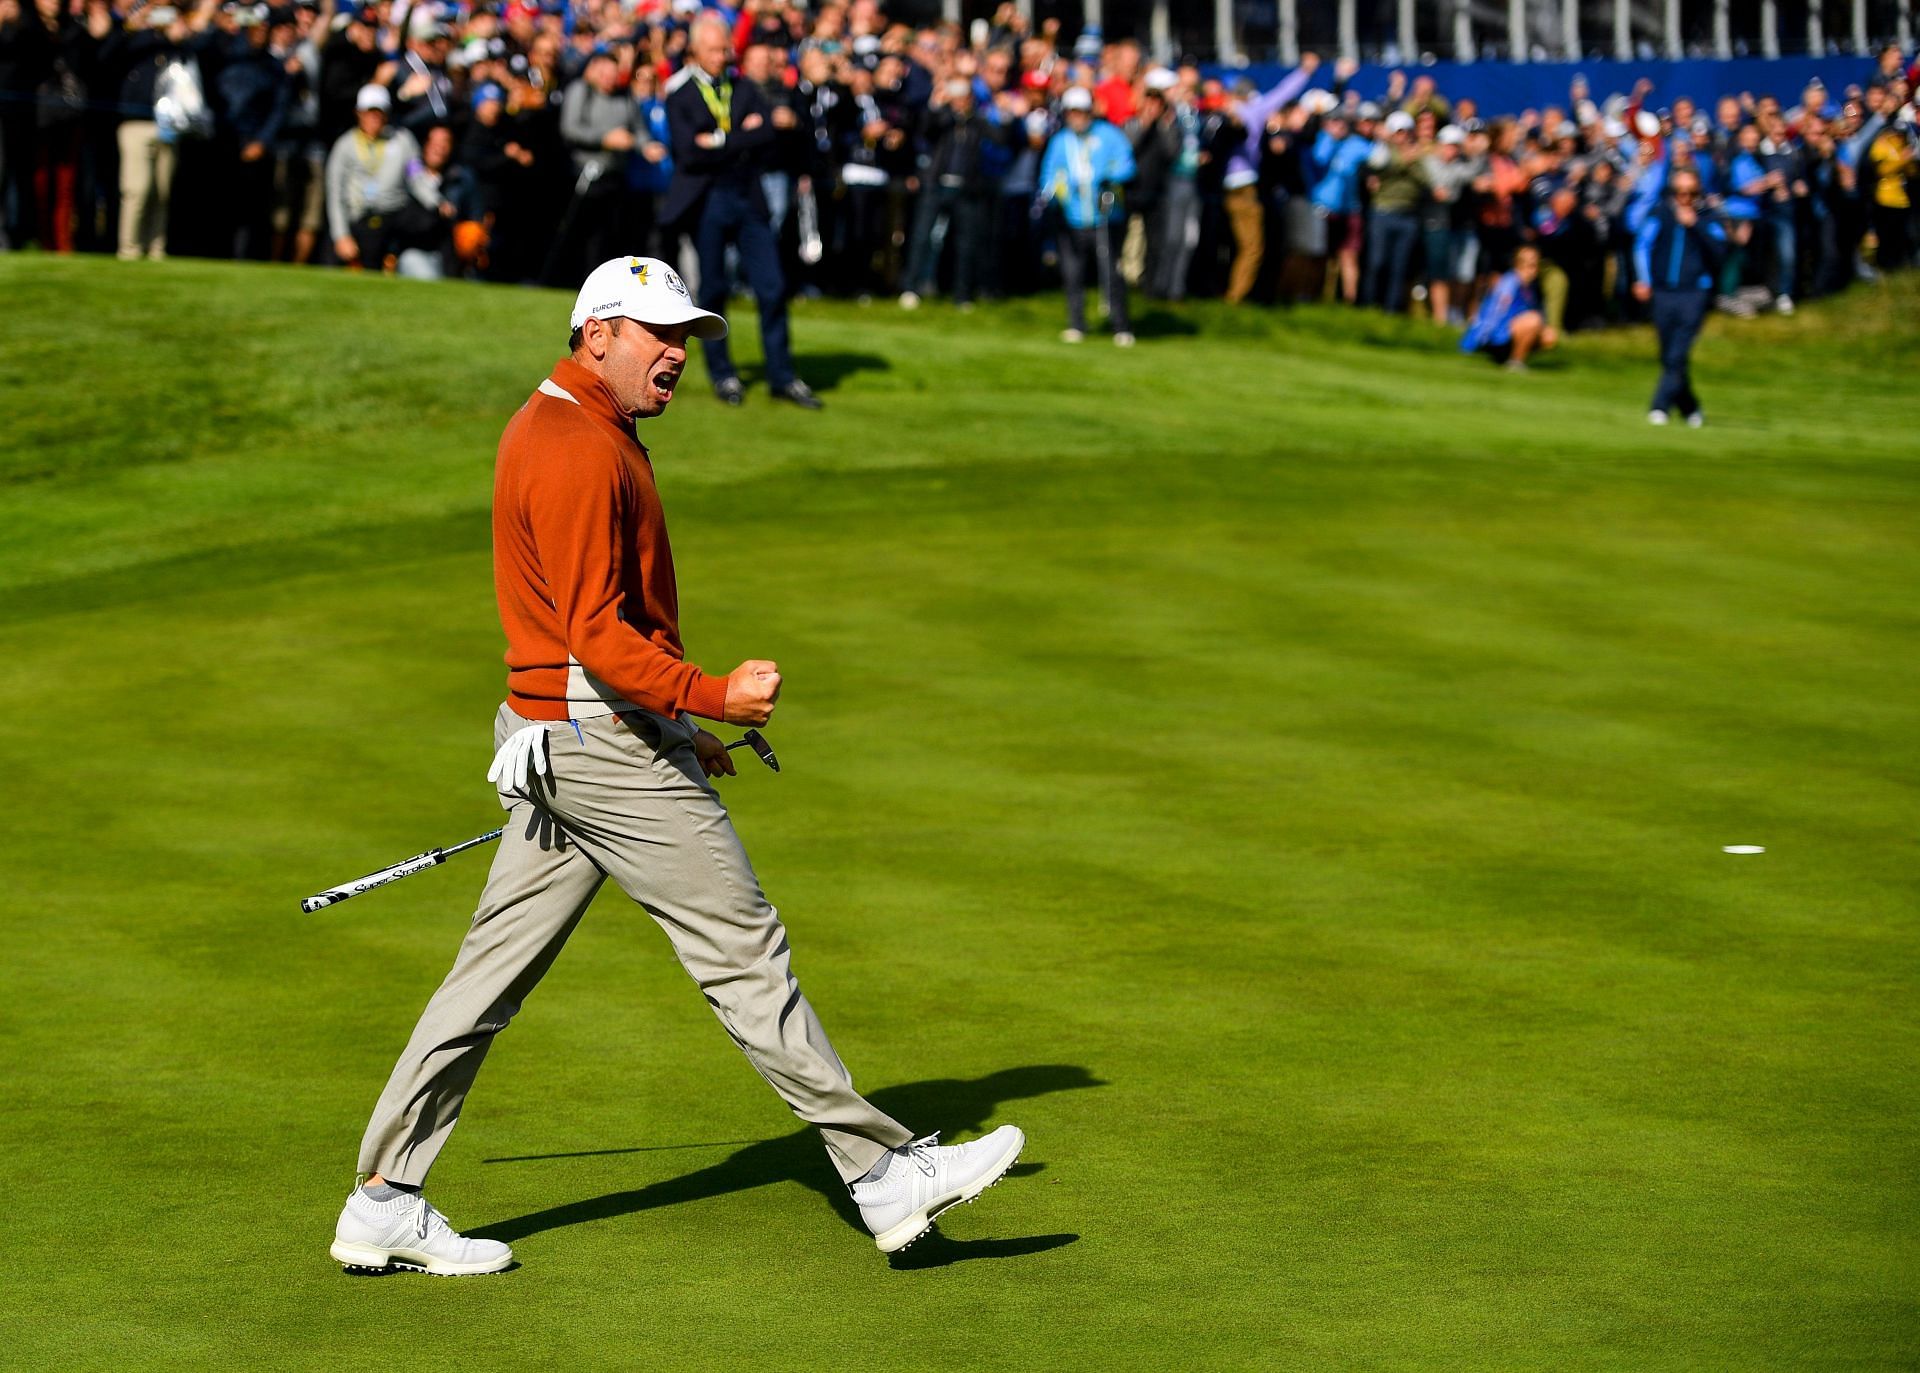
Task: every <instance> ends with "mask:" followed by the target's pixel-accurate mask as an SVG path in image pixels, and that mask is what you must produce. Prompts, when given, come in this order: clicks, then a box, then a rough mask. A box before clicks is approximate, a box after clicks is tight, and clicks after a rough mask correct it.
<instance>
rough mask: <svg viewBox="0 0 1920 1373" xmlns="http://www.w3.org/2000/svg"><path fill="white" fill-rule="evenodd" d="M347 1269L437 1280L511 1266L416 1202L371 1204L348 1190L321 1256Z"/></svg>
mask: <svg viewBox="0 0 1920 1373" xmlns="http://www.w3.org/2000/svg"><path fill="white" fill-rule="evenodd" d="M327 1252H328V1253H329V1254H332V1255H333V1257H334V1258H335V1259H336V1260H338V1261H339V1262H341V1263H343V1264H345V1265H346V1266H347V1267H349V1268H373V1269H383V1268H393V1267H396V1266H398V1267H406V1268H417V1269H419V1270H420V1271H421V1272H424V1273H433V1274H436V1275H438V1276H440V1277H456V1276H460V1275H463V1274H471V1273H497V1272H499V1271H500V1270H501V1269H502V1268H505V1267H506V1266H507V1265H508V1264H510V1263H512V1262H513V1250H511V1249H509V1248H507V1246H506V1245H504V1244H502V1243H500V1241H499V1240H480V1239H469V1238H467V1236H465V1235H462V1234H460V1233H459V1232H458V1231H456V1230H455V1229H454V1228H453V1227H452V1226H451V1225H449V1224H447V1218H446V1217H445V1216H443V1215H441V1214H440V1212H439V1210H438V1209H437V1208H435V1207H434V1205H433V1204H432V1203H431V1202H429V1201H428V1200H427V1199H426V1198H425V1197H422V1196H402V1197H395V1198H393V1199H392V1200H390V1201H375V1200H374V1199H373V1198H372V1197H370V1196H368V1195H367V1194H366V1193H365V1192H363V1191H362V1190H361V1189H360V1188H358V1187H356V1188H354V1189H353V1195H352V1196H350V1197H348V1198H347V1204H346V1205H345V1206H344V1207H343V1208H341V1211H340V1221H339V1224H337V1225H335V1226H334V1227H333V1247H332V1248H331V1249H329V1250H328V1251H327Z"/></svg>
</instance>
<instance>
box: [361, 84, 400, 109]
mask: <svg viewBox="0 0 1920 1373" xmlns="http://www.w3.org/2000/svg"><path fill="white" fill-rule="evenodd" d="M353 108H354V109H355V110H356V111H359V112H361V113H365V112H366V111H367V110H390V109H392V108H393V97H392V96H390V95H388V94H387V88H386V87H385V86H362V87H361V88H360V94H358V95H356V96H354V98H353Z"/></svg>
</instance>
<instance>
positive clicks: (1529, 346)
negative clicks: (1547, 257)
mask: <svg viewBox="0 0 1920 1373" xmlns="http://www.w3.org/2000/svg"><path fill="white" fill-rule="evenodd" d="M1539 281H1540V250H1539V249H1538V248H1535V247H1533V246H1532V245H1531V244H1528V245H1525V246H1522V247H1520V248H1516V249H1515V250H1514V253H1513V267H1512V269H1511V270H1510V271H1507V272H1505V273H1503V274H1502V275H1501V276H1500V278H1499V280H1497V281H1495V282H1494V283H1493V289H1492V290H1490V291H1488V292H1487V294H1486V298H1485V299H1484V300H1482V301H1481V302H1480V308H1479V310H1477V311H1476V312H1475V313H1474V316H1473V320H1472V322H1470V323H1469V324H1468V325H1467V332H1466V333H1464V334H1462V335H1461V336H1460V351H1461V352H1463V353H1485V354H1486V355H1487V356H1488V357H1490V358H1492V359H1493V360H1494V361H1495V362H1498V363H1502V364H1504V365H1505V366H1506V369H1507V370H1508V371H1509V372H1524V371H1526V370H1527V359H1528V358H1529V357H1531V356H1533V353H1534V351H1535V350H1536V349H1539V350H1541V351H1544V350H1546V349H1548V348H1551V347H1553V346H1554V344H1556V343H1558V342H1559V341H1560V337H1559V335H1558V334H1557V333H1556V332H1555V331H1554V330H1552V329H1550V328H1548V327H1547V318H1546V316H1545V315H1544V314H1543V313H1541V310H1540V289H1539Z"/></svg>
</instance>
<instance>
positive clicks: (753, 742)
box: [727, 729, 780, 772]
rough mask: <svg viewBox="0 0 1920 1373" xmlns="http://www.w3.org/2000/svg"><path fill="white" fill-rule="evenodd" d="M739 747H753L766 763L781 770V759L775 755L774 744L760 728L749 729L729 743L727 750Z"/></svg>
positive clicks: (755, 752)
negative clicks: (770, 742) (769, 741)
mask: <svg viewBox="0 0 1920 1373" xmlns="http://www.w3.org/2000/svg"><path fill="white" fill-rule="evenodd" d="M737 748H750V749H752V750H753V751H754V754H755V755H756V756H757V757H758V758H759V759H760V761H761V762H763V763H765V764H766V765H767V766H768V767H770V768H772V769H773V770H774V771H775V772H778V771H780V760H779V759H778V758H776V757H774V756H773V745H772V744H769V743H768V742H767V736H766V735H764V734H762V733H761V732H760V731H759V730H757V729H750V730H748V731H747V732H746V733H745V734H743V735H741V736H740V737H739V738H738V739H735V740H734V741H733V742H732V743H731V744H728V745H727V752H729V753H731V752H733V750H735V749H737Z"/></svg>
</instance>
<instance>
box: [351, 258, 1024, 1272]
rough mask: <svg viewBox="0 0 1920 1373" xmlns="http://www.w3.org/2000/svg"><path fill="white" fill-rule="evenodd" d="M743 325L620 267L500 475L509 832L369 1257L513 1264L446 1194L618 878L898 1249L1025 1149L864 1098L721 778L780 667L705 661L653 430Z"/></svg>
mask: <svg viewBox="0 0 1920 1373" xmlns="http://www.w3.org/2000/svg"><path fill="white" fill-rule="evenodd" d="M725 334H726V323H725V321H724V320H722V319H721V317H720V316H719V315H717V314H714V313H712V312H710V311H707V310H703V309H701V308H699V307H698V306H696V305H695V304H694V303H693V300H692V299H691V297H690V296H689V295H688V292H687V288H686V285H685V283H684V282H682V281H681V279H680V278H679V276H678V275H676V274H675V273H674V271H673V269H672V268H670V267H669V266H667V264H666V263H664V262H661V261H659V260H657V259H654V258H639V257H632V258H615V259H613V260H612V261H610V262H606V263H603V264H602V265H601V266H599V267H597V268H595V269H594V271H593V272H592V273H591V274H590V275H589V276H588V277H587V280H586V284H585V285H584V286H582V287H581V289H580V294H579V297H578V299H577V300H576V301H575V303H574V308H573V315H572V334H571V336H570V338H569V340H568V344H569V349H570V355H569V356H568V357H566V358H563V359H562V360H561V361H560V362H559V363H558V364H557V365H556V366H555V367H554V369H553V372H552V374H551V375H550V376H548V377H547V379H546V380H544V381H542V382H541V383H540V385H539V388H538V389H537V390H536V391H535V392H534V393H533V395H532V396H531V397H530V398H529V399H528V400H527V403H526V404H525V405H523V406H522V407H521V408H520V410H519V411H518V412H517V413H516V414H515V415H514V417H513V419H512V420H511V421H510V422H509V423H508V425H507V428H506V432H505V433H504V434H503V435H502V437H501V440H500V452H499V458H498V462H497V465H496V469H495V474H494V503H493V538H494V587H495V592H496V594H497V598H498V601H499V607H500V618H501V623H502V625H503V627H504V628H505V630H506V636H507V667H508V673H507V700H506V702H505V704H503V705H502V706H501V707H500V709H499V711H498V713H497V714H496V716H495V719H494V742H495V746H496V748H497V749H498V752H497V753H496V754H495V757H494V761H493V767H492V768H491V770H490V771H489V772H488V774H487V776H488V779H489V780H490V781H492V782H493V783H494V784H495V786H496V788H497V789H498V792H499V798H500V803H501V805H502V806H504V807H505V808H506V809H507V811H508V816H507V823H506V832H505V833H504V834H503V835H502V836H501V840H500V848H499V851H498V853H497V854H496V855H495V857H494V862H493V869H492V871H491V873H490V874H489V875H488V878H487V884H486V888H485V890H484V891H483V892H482V893H481V896H480V904H479V909H478V911H477V912H476V914H475V915H474V919H473V926H472V928H471V929H470V930H469V931H468V933H467V936H466V939H465V941H464V942H463V943H462V944H461V946H460V951H459V954H458V956H457V957H456V958H455V960H454V964H453V969H452V971H451V972H449V973H448V974H447V977H446V980H445V981H444V982H442V983H441V985H440V989H439V990H438V991H436V992H435V993H434V994H433V997H432V999H431V1000H430V1001H429V1002H428V1003H427V1008H426V1010H425V1012H424V1013H423V1014H422V1015H421V1017H420V1021H419V1023H418V1025H417V1026H416V1027H415V1029H414V1031H413V1036H412V1038H411V1039H410V1040H409V1042H408V1044H407V1047H406V1049H405V1051H404V1052H403V1053H402V1054H401V1055H400V1060H399V1062H398V1063H397V1064H395V1066H394V1069H393V1074H392V1076H391V1078H390V1079H389V1080H388V1082H387V1086H386V1090H385V1091H383V1092H382V1093H381V1095H380V1100H379V1103H378V1105H377V1106H376V1107H375V1108H374V1112H373V1117H372V1119H371V1121H369V1123H368V1125H367V1129H366V1134H365V1137H364V1138H363V1140H362V1142H361V1146H360V1164H359V1171H360V1173H361V1174H362V1175H363V1176H364V1177H365V1181H364V1182H357V1183H356V1185H355V1187H354V1189H353V1192H352V1193H351V1194H350V1195H349V1196H348V1198H347V1202H346V1205H345V1207H344V1208H343V1209H342V1210H341V1213H340V1219H339V1222H338V1224H337V1225H336V1227H335V1231H334V1240H333V1245H332V1248H331V1251H330V1252H331V1253H332V1256H333V1257H334V1258H335V1259H336V1260H338V1261H339V1262H340V1263H343V1264H346V1265H348V1266H349V1267H351V1268H367V1269H384V1268H388V1267H391V1266H394V1265H396V1264H399V1265H406V1266H413V1267H418V1268H423V1269H425V1270H426V1271H427V1272H430V1273H439V1274H467V1273H492V1272H497V1271H499V1270H500V1269H502V1268H505V1267H506V1266H507V1265H508V1264H509V1263H511V1262H512V1261H513V1254H512V1251H511V1250H510V1249H508V1247H507V1246H506V1245H505V1244H502V1243H501V1242H499V1241H498V1240H490V1239H481V1238H474V1237H468V1236H465V1235H461V1234H459V1233H457V1232H456V1231H454V1230H453V1229H452V1227H451V1226H450V1225H448V1223H447V1221H446V1219H445V1217H444V1216H442V1215H441V1213H440V1212H439V1210H438V1209H436V1208H435V1207H434V1206H432V1205H431V1204H429V1203H428V1202H427V1200H426V1198H425V1197H424V1196H422V1195H421V1187H422V1185H423V1184H424V1183H425V1181H426V1177H427V1172H428V1170H429V1169H430V1168H431V1167H432V1166H433V1162H434V1159H435V1158H436V1157H437V1156H438V1154H439V1152H440V1150H441V1148H442V1146H444V1145H445V1143H446V1141H447V1136H448V1134H449V1133H450V1132H451V1131H452V1129H453V1127H454V1125H455V1123H456V1122H457V1121H458V1120H459V1117H460V1111H461V1107H462V1106H463V1105H464V1103H465V1101H466V1097H467V1093H468V1091H469V1090H470V1089H471V1088H472V1085H473V1081H474V1077H475V1075H476V1074H477V1073H478V1072H479V1070H480V1065H481V1062H482V1061H483V1060H484V1059H485V1057H486V1054H487V1050H488V1048H489V1047H490V1046H491V1045H492V1043H493V1039H494V1036H495V1035H497V1034H499V1033H500V1031H502V1030H504V1029H505V1028H506V1027H507V1025H508V1024H509V1022H511V1021H512V1019H513V1017H514V1015H515V1014H516V1013H517V1012H518V1011H519V1010H520V1007H521V1004H522V1003H523V1002H524V1001H525V1000H526V998H527V996H528V995H529V994H530V993H531V992H532V991H533V989H534V988H535V987H536V986H537V985H539V982H540V979H541V978H542V977H543V976H544V975H545V973H546V971H547V969H548V968H550V967H551V966H552V965H553V962H554V960H555V959H556V958H557V957H558V956H559V954H560V950H561V948H562V946H563V945H564V944H565V943H566V940H567V936H568V935H569V934H571V933H572V931H573V928H574V926H575V925H576V924H578V923H579V921H580V918H581V916H582V915H584V914H585V913H586V909H587V905H588V903H589V902H591V901H592V900H593V896H594V893H595V892H597V891H598V890H599V889H600V884H601V883H602V882H603V881H604V880H605V879H606V878H608V877H611V878H613V880H614V881H615V882H616V883H617V884H619V886H620V888H621V889H622V890H623V891H625V892H626V894H627V895H628V896H629V897H631V898H632V899H633V900H634V901H635V902H637V903H639V904H640V905H641V906H642V907H644V908H645V910H646V911H647V913H648V914H649V915H651V916H652V917H653V918H654V920H655V921H656V922H658V924H659V925H660V927H661V929H662V930H664V931H665V932H666V935H667V938H668V939H669V941H671V942H672V944H673V946H674V952H675V953H676V954H678V955H679V958H680V962H681V964H682V965H683V966H684V967H685V968H686V969H687V971H688V973H689V974H690V975H691V976H692V977H693V979H694V981H695V982H696V983H697V984H698V985H699V987H700V990H701V993H702V994H703V995H704V996H705V997H706V1000H707V1003H708V1004H709V1005H710V1006H712V1007H713V1010H714V1014H715V1015H716V1016H718V1017H719V1019H720V1022H721V1024H722V1025H723V1026H724V1027H725V1029H726V1031H727V1033H728V1035H730V1036H731V1037H732V1039H733V1041H734V1042H735V1043H736V1044H737V1045H739V1046H740V1049H741V1051H742V1052H743V1053H745V1054H746V1056H747V1058H748V1060H749V1061H750V1062H751V1063H752V1064H753V1066H754V1067H755V1069H757V1070H758V1071H759V1073H760V1075H761V1076H762V1077H764V1078H765V1079H766V1080H767V1082H768V1084H769V1085H770V1086H772V1087H773V1089H774V1090H775V1091H776V1092H778V1093H779V1094H780V1096H781V1097H782V1098H783V1099H784V1100H785V1101H786V1103H787V1105H788V1106H789V1107H790V1108H791V1109H792V1110H793V1113H794V1114H795V1115H796V1116H798V1117H799V1118H800V1119H802V1120H805V1121H808V1122H811V1123H812V1124H814V1125H816V1126H818V1127H819V1129H820V1133H821V1136H822V1138H823V1140H824V1141H825V1144H826V1148H827V1154H828V1156H829V1158H830V1159H831V1160H832V1163H833V1166H834V1168H835V1169H836V1170H837V1171H838V1172H839V1175H840V1178H841V1180H842V1181H843V1182H845V1183H846V1184H847V1186H848V1188H849V1190H850V1191H851V1193H852V1196H853V1200H854V1202H855V1203H856V1204H857V1205H858V1207H859V1209H860V1215H861V1218H862V1219H863V1220H864V1221H865V1223H866V1225H867V1227H868V1229H870V1230H871V1231H872V1232H873V1236H874V1242H875V1243H876V1244H877V1245H878V1246H879V1248H880V1249H881V1250H882V1251H883V1252H888V1253H891V1252H893V1251H894V1250H897V1249H900V1248H902V1247H904V1246H906V1245H908V1244H911V1243H912V1242H913V1241H914V1240H915V1239H917V1238H919V1237H920V1236H921V1235H922V1234H924V1233H925V1232H926V1231H927V1229H928V1228H929V1227H930V1226H931V1225H932V1224H933V1220H934V1217H935V1216H937V1215H939V1213H940V1212H941V1211H943V1210H944V1209H946V1208H947V1207H949V1206H952V1205H954V1204H956V1203H958V1202H962V1201H970V1200H972V1199H973V1198H974V1197H976V1196H978V1195H979V1194H980V1193H981V1192H982V1191H984V1190H985V1189H986V1188H987V1187H989V1186H991V1185H992V1184H993V1183H995V1182H997V1181H999V1179H1000V1178H1001V1177H1003V1176H1005V1174H1006V1172H1007V1169H1008V1168H1010V1167H1012V1165H1013V1162H1014V1160H1015V1159H1016V1158H1017V1157H1018V1156H1019V1153H1020V1149H1021V1147H1022V1145H1023V1144H1024V1143H1025V1142H1026V1137H1025V1136H1024V1135H1023V1134H1022V1133H1021V1132H1020V1131H1019V1130H1018V1129H1017V1128H1015V1127H1014V1126H1011V1125H1003V1126H1001V1127H1000V1128H999V1129H997V1130H995V1131H993V1132H992V1133H991V1134H988V1135H986V1136H984V1137H983V1138H981V1139H977V1140H974V1141H973V1142H971V1143H968V1144H962V1145H957V1146H948V1147H942V1146H939V1145H937V1144H936V1142H935V1141H936V1140H937V1138H938V1136H935V1135H929V1136H926V1137H919V1138H917V1137H916V1136H915V1135H914V1133H913V1132H912V1131H911V1130H909V1129H907V1127H906V1126H904V1125H902V1124H901V1123H900V1122H898V1121H896V1120H894V1119H893V1118H892V1117H890V1116H888V1115H887V1114H886V1113H885V1112H883V1111H881V1110H879V1109H878V1108H877V1107H875V1106H874V1105H872V1104H871V1103H870V1102H868V1101H867V1100H866V1099H865V1098H864V1097H863V1096H861V1095H860V1093H859V1092H857V1091H855V1090H854V1086H853V1081H852V1079H851V1077H850V1076H849V1075H848V1073H847V1070H846V1068H845V1067H843V1066H842V1065H841V1062H840V1059H839V1056H838V1055H837V1054H835V1052H834V1050H833V1046H832V1044H831V1043H830V1042H829V1041H828V1039H827V1034H826V1031H825V1030H824V1029H822V1028H821V1025H820V1020H819V1018H818V1017H817V1016H816V1015H815V1014H814V1011H813V1007H812V1006H811V1005H809V1004H808V1002H807V999H806V997H805V996H803V995H802V994H801V991H800V987H799V984H798V983H797V982H796V981H795V979H794V974H793V971H792V968H791V967H790V959H791V952H790V950H789V948H788V944H787V933H786V929H785V928H784V926H783V925H782V924H781V921H780V915H779V912H778V911H776V910H775V909H774V907H773V906H772V905H771V904H770V903H769V902H768V900H767V898H766V896H765V895H764V894H763V893H762V892H761V889H760V883H759V879H758V878H757V877H756V876H755V875H754V871H753V867H752V865H751V864H750V863H749V862H748V861H747V855H746V851H745V849H744V848H743V847H742V846H741V843H740V839H739V836H738V835H737V834H735V832H734V829H733V823H732V821H731V820H730V819H729V817H728V815H727V808H726V806H725V805H724V804H722V802H721V800H720V796H719V793H718V792H717V791H716V790H715V789H714V786H713V783H712V781H711V780H710V779H712V778H716V777H720V776H732V775H733V772H734V767H733V763H732V762H731V760H730V755H729V754H728V752H727V750H726V747H725V745H723V744H722V743H721V742H720V740H719V739H718V738H716V737H715V736H714V735H713V734H712V733H710V732H709V731H707V730H705V729H703V728H701V727H700V726H699V725H697V724H696V723H695V722H694V721H695V717H698V718H700V719H705V720H715V721H724V722H725V723H728V724H736V725H755V726H757V725H764V724H765V723H766V722H767V721H768V720H769V719H770V718H771V717H772V715H773V711H774V706H775V704H776V703H777V702H778V700H779V699H780V691H781V685H782V683H781V675H780V670H779V668H778V667H777V666H776V665H775V664H774V663H773V662H772V661H769V660H765V659H749V660H748V661H746V662H743V663H741V664H740V665H739V666H738V667H736V668H734V669H733V671H731V672H729V673H727V674H726V675H725V676H716V675H713V674H710V673H707V672H704V671H702V670H701V669H700V668H699V667H697V666H695V665H694V664H693V663H691V662H688V661H687V660H686V658H685V654H684V650H683V648H682V645H681V639H680V625H679V596H678V591H677V588H676V585H675V581H674V571H673V553H672V550H671V548H670V547H669V545H668V541H667V527H666V520H665V516H664V513H663V511H662V509H661V505H660V496H659V492H658V491H657V489H656V488H655V485H654V476H653V466H652V462H651V459H650V457H649V455H648V452H647V450H646V448H645V446H644V445H642V444H641V443H640V442H639V440H638V438H637V437H636V435H635V432H634V424H635V421H636V420H642V419H650V418H653V417H654V416H657V415H659V414H660V413H661V412H662V411H664V410H665V409H666V408H667V405H668V403H669V402H671V401H672V399H673V396H674V392H675V390H676V388H677V387H678V386H679V384H680V380H681V374H682V372H683V370H684V369H685V367H686V362H687V343H688V340H689V339H690V338H698V339H700V340H702V341H711V340H716V339H719V338H721V337H724V335H725Z"/></svg>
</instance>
